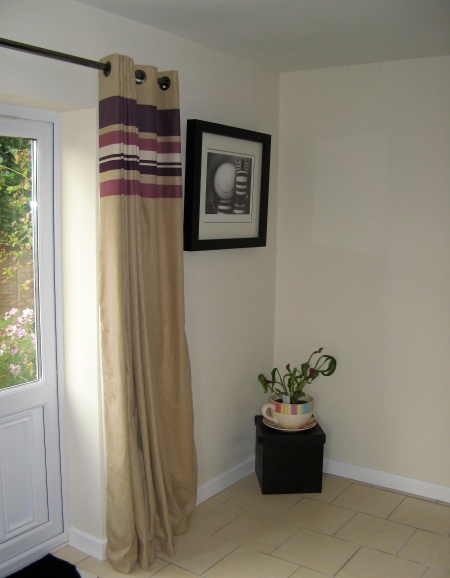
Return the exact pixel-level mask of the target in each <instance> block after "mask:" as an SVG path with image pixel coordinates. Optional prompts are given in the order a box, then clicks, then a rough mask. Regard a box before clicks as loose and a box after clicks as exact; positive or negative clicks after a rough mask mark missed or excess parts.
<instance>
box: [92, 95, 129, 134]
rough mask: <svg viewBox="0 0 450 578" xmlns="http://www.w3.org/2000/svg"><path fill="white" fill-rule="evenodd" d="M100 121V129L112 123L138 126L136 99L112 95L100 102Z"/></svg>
mask: <svg viewBox="0 0 450 578" xmlns="http://www.w3.org/2000/svg"><path fill="white" fill-rule="evenodd" d="M98 122H99V127H100V129H102V128H105V127H106V126H110V125H111V124H121V125H125V126H137V125H138V123H137V112H136V101H135V100H133V99H132V98H124V97H123V96H110V97H109V98H104V99H103V100H101V101H100V102H99V108H98Z"/></svg>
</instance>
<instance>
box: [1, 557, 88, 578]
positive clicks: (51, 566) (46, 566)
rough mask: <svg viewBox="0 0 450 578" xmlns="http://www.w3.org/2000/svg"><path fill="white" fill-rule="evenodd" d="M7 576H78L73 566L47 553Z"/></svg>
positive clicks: (78, 577) (63, 577) (32, 577)
mask: <svg viewBox="0 0 450 578" xmlns="http://www.w3.org/2000/svg"><path fill="white" fill-rule="evenodd" d="M9 578H80V575H79V574H78V572H77V570H76V568H75V566H74V565H73V564H70V563H69V562H66V561H65V560H60V559H59V558H55V556H52V555H51V554H47V556H44V557H43V558H41V559H40V560H38V561H37V562H33V564H30V565H29V566H26V567H25V568H22V570H19V571H18V572H15V573H14V574H10V575H9Z"/></svg>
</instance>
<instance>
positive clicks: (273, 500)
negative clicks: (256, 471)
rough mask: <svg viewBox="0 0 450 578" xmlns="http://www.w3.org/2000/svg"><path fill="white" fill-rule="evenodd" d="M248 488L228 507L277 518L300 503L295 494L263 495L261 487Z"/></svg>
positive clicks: (229, 503) (229, 501)
mask: <svg viewBox="0 0 450 578" xmlns="http://www.w3.org/2000/svg"><path fill="white" fill-rule="evenodd" d="M247 484H248V486H247V487H246V488H245V489H244V491H241V492H240V493H238V494H236V495H235V496H234V497H233V498H231V500H228V501H227V502H226V503H227V505H228V506H234V507H235V508H241V509H242V510H246V511H247V512H252V513H254V514H261V515H262V516H268V517H269V518H277V517H278V516H279V515H280V514H282V513H283V512H285V511H286V510H288V509H289V508H290V507H291V506H293V505H294V504H295V503H297V502H298V501H299V497H298V496H296V495H294V494H264V495H263V494H261V490H260V488H259V486H256V484H251V483H247Z"/></svg>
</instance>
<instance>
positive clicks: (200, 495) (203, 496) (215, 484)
mask: <svg viewBox="0 0 450 578" xmlns="http://www.w3.org/2000/svg"><path fill="white" fill-rule="evenodd" d="M254 471H255V457H254V456H253V457H252V458H249V459H248V460H246V461H245V462H243V463H242V464H239V465H238V466H236V467H234V468H232V469H231V470H228V471H227V472H225V473H223V474H222V475H220V476H218V477H217V478H214V479H213V480H210V481H209V482H206V484H203V485H202V486H200V487H199V488H198V490H197V505H198V504H201V503H202V502H205V501H206V500H208V499H209V498H212V497H213V496H215V495H216V494H218V493H219V492H222V491H223V490H226V489H227V488H228V487H229V486H232V485H233V484H235V483H236V482H239V481H240V480H242V478H245V477H246V476H248V475H249V474H251V473H252V472H254Z"/></svg>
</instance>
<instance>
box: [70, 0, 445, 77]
mask: <svg viewBox="0 0 450 578" xmlns="http://www.w3.org/2000/svg"><path fill="white" fill-rule="evenodd" d="M77 1H79V2H81V3H83V4H88V5H90V6H92V7H95V8H99V9H102V10H105V11H107V12H112V13H114V14H118V15H121V16H124V17H126V18H129V19H131V20H136V21H138V22H143V23H145V24H148V25H150V26H153V27H155V28H159V29H161V30H165V31H167V32H170V33H173V34H176V35H177V36H180V37H182V38H185V39H188V40H192V41H194V42H196V43H197V44H201V45H204V46H207V47H210V48H213V49H215V50H219V51H220V52H224V53H226V54H231V55H234V56H238V57H240V58H243V59H245V60H249V61H251V62H255V63H259V64H262V65H264V66H267V67H269V68H273V69H274V70H278V71H280V72H284V71H291V70H305V69H311V68H324V67H330V66H344V65H351V64H362V63H369V62H383V61H388V60H401V59H407V58H423V57H429V56H441V55H447V54H450V0H77Z"/></svg>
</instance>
